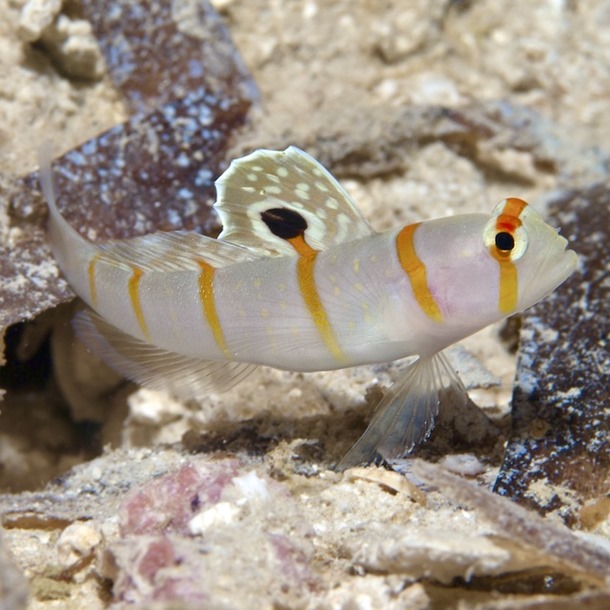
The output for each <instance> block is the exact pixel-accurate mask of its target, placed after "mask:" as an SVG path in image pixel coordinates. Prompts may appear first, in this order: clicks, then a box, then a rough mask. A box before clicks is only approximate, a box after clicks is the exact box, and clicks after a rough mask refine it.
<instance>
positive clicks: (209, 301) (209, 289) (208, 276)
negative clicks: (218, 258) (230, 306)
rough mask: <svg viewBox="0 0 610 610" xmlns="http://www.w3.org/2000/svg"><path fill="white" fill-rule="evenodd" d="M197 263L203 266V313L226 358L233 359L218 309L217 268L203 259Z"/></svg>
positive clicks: (201, 276) (200, 275) (201, 291)
mask: <svg viewBox="0 0 610 610" xmlns="http://www.w3.org/2000/svg"><path fill="white" fill-rule="evenodd" d="M197 264H198V265H199V266H200V267H201V273H200V274H199V300H200V301H201V305H202V307H203V315H204V316H205V319H206V320H207V321H208V324H209V325H210V329H211V330H212V335H213V336H214V341H216V345H217V346H218V347H219V348H220V349H221V351H222V353H223V354H224V355H225V357H226V358H228V359H232V358H233V354H232V353H231V351H230V350H229V348H228V347H227V342H226V340H225V336H224V332H223V330H222V326H221V325H220V318H219V317H218V311H217V310H216V296H215V294H214V274H215V272H216V269H214V267H212V265H210V264H209V263H207V262H206V261H204V260H202V259H197Z"/></svg>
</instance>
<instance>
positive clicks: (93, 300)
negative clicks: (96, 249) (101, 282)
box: [87, 254, 98, 307]
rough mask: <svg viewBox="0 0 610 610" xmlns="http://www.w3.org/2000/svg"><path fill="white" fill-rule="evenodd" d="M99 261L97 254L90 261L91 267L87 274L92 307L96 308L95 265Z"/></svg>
mask: <svg viewBox="0 0 610 610" xmlns="http://www.w3.org/2000/svg"><path fill="white" fill-rule="evenodd" d="M97 261H98V255H97V254H96V255H95V256H93V257H92V258H91V260H90V261H89V267H88V269H87V274H88V276H89V296H90V297H91V305H92V306H93V307H95V306H96V305H97V287H96V285H95V264H96V263H97Z"/></svg>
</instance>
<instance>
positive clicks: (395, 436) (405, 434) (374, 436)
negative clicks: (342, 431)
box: [337, 353, 468, 470]
mask: <svg viewBox="0 0 610 610" xmlns="http://www.w3.org/2000/svg"><path fill="white" fill-rule="evenodd" d="M467 398H468V396H467V394H466V389H465V388H464V385H463V384H462V382H461V381H460V379H459V377H458V376H457V374H456V373H455V372H454V371H453V369H452V368H451V365H450V364H449V362H448V360H447V358H446V357H445V356H444V355H443V354H442V353H439V354H435V355H434V356H431V357H425V358H420V359H419V360H417V361H416V362H414V363H413V364H411V365H410V366H409V367H408V368H407V370H406V371H405V373H404V375H403V377H402V378H401V379H399V380H398V381H397V382H396V383H395V384H394V385H393V386H392V387H391V388H390V389H389V391H388V392H387V394H386V395H385V396H384V397H383V399H382V400H381V402H380V403H379V405H378V406H377V410H376V411H375V415H374V416H373V419H372V420H371V423H370V424H369V426H368V428H367V429H366V431H365V432H364V434H363V435H362V436H361V437H360V439H359V440H358V442H357V443H356V444H355V445H354V446H353V447H352V448H351V449H350V450H349V451H348V453H347V455H346V456H345V457H344V458H343V459H342V460H341V462H339V464H338V466H337V470H345V469H346V468H350V467H351V466H356V465H358V464H365V463H371V462H373V461H375V460H376V459H379V458H381V459H383V460H385V461H387V462H389V461H392V460H397V459H400V458H402V457H404V456H405V455H406V454H408V453H409V452H410V451H412V450H413V449H414V447H415V446H416V445H418V444H419V443H421V442H422V441H424V440H425V439H426V438H427V437H428V436H429V435H430V433H431V432H432V428H433V427H434V421H435V419H436V417H437V415H438V413H439V408H440V405H441V402H444V401H452V402H454V403H455V402H458V401H459V403H460V404H464V405H465V404H466V401H467Z"/></svg>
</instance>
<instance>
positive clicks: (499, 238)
mask: <svg viewBox="0 0 610 610" xmlns="http://www.w3.org/2000/svg"><path fill="white" fill-rule="evenodd" d="M495 241H496V248H498V250H502V252H510V251H511V250H512V249H513V248H514V247H515V238H514V237H513V236H512V235H511V234H510V233H508V232H507V231H500V233H496V239H495Z"/></svg>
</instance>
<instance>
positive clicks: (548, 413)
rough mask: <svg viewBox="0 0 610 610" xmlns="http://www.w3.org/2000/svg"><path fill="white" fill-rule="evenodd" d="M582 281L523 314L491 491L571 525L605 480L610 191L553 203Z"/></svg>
mask: <svg viewBox="0 0 610 610" xmlns="http://www.w3.org/2000/svg"><path fill="white" fill-rule="evenodd" d="M549 216H550V218H551V222H552V223H553V224H555V225H557V226H560V227H561V228H562V234H563V235H565V237H566V238H567V239H568V240H569V242H570V244H572V245H573V247H574V249H575V250H576V252H578V254H579V255H580V272H578V273H576V274H574V275H573V276H572V277H571V278H570V279H569V280H568V281H567V282H566V283H565V284H564V285H563V286H561V287H560V288H559V289H558V290H556V291H555V292H554V293H553V294H552V295H551V296H550V297H548V298H547V299H545V300H544V301H542V302H541V303H539V304H538V305H536V306H535V307H533V308H531V309H530V310H528V311H526V312H525V313H524V314H523V321H522V327H521V343H520V349H519V359H518V365H517V379H516V385H515V389H514V393H513V407H512V416H513V430H512V433H511V438H510V441H509V444H508V448H507V451H506V455H505V457H504V463H503V465H502V468H501V471H500V474H499V476H498V479H497V481H496V484H495V491H496V492H498V493H500V494H502V495H504V496H507V497H510V498H513V499H514V500H517V501H518V502H520V503H522V504H524V505H526V506H529V507H532V508H535V509H536V510H538V511H540V512H542V513H548V512H555V513H557V514H558V515H559V516H561V517H562V518H563V519H564V521H566V522H567V523H573V522H574V520H575V519H576V518H577V515H576V513H577V512H578V510H579V508H580V506H581V505H582V504H583V503H584V502H585V501H587V500H591V499H595V498H598V497H600V496H603V495H605V494H607V491H608V488H609V483H610V480H609V476H610V475H609V472H610V442H609V437H608V432H609V430H610V409H609V408H608V407H609V406H610V397H609V395H608V387H610V351H609V343H608V342H609V337H610V312H609V310H608V303H609V302H610V283H609V281H608V277H609V273H610V269H609V267H608V244H609V243H610V188H609V187H608V185H607V184H605V183H602V184H598V185H595V186H592V187H590V188H586V189H580V190H575V191H571V192H565V193H562V194H560V195H557V196H555V197H554V198H553V199H552V200H551V202H550V206H549Z"/></svg>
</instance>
